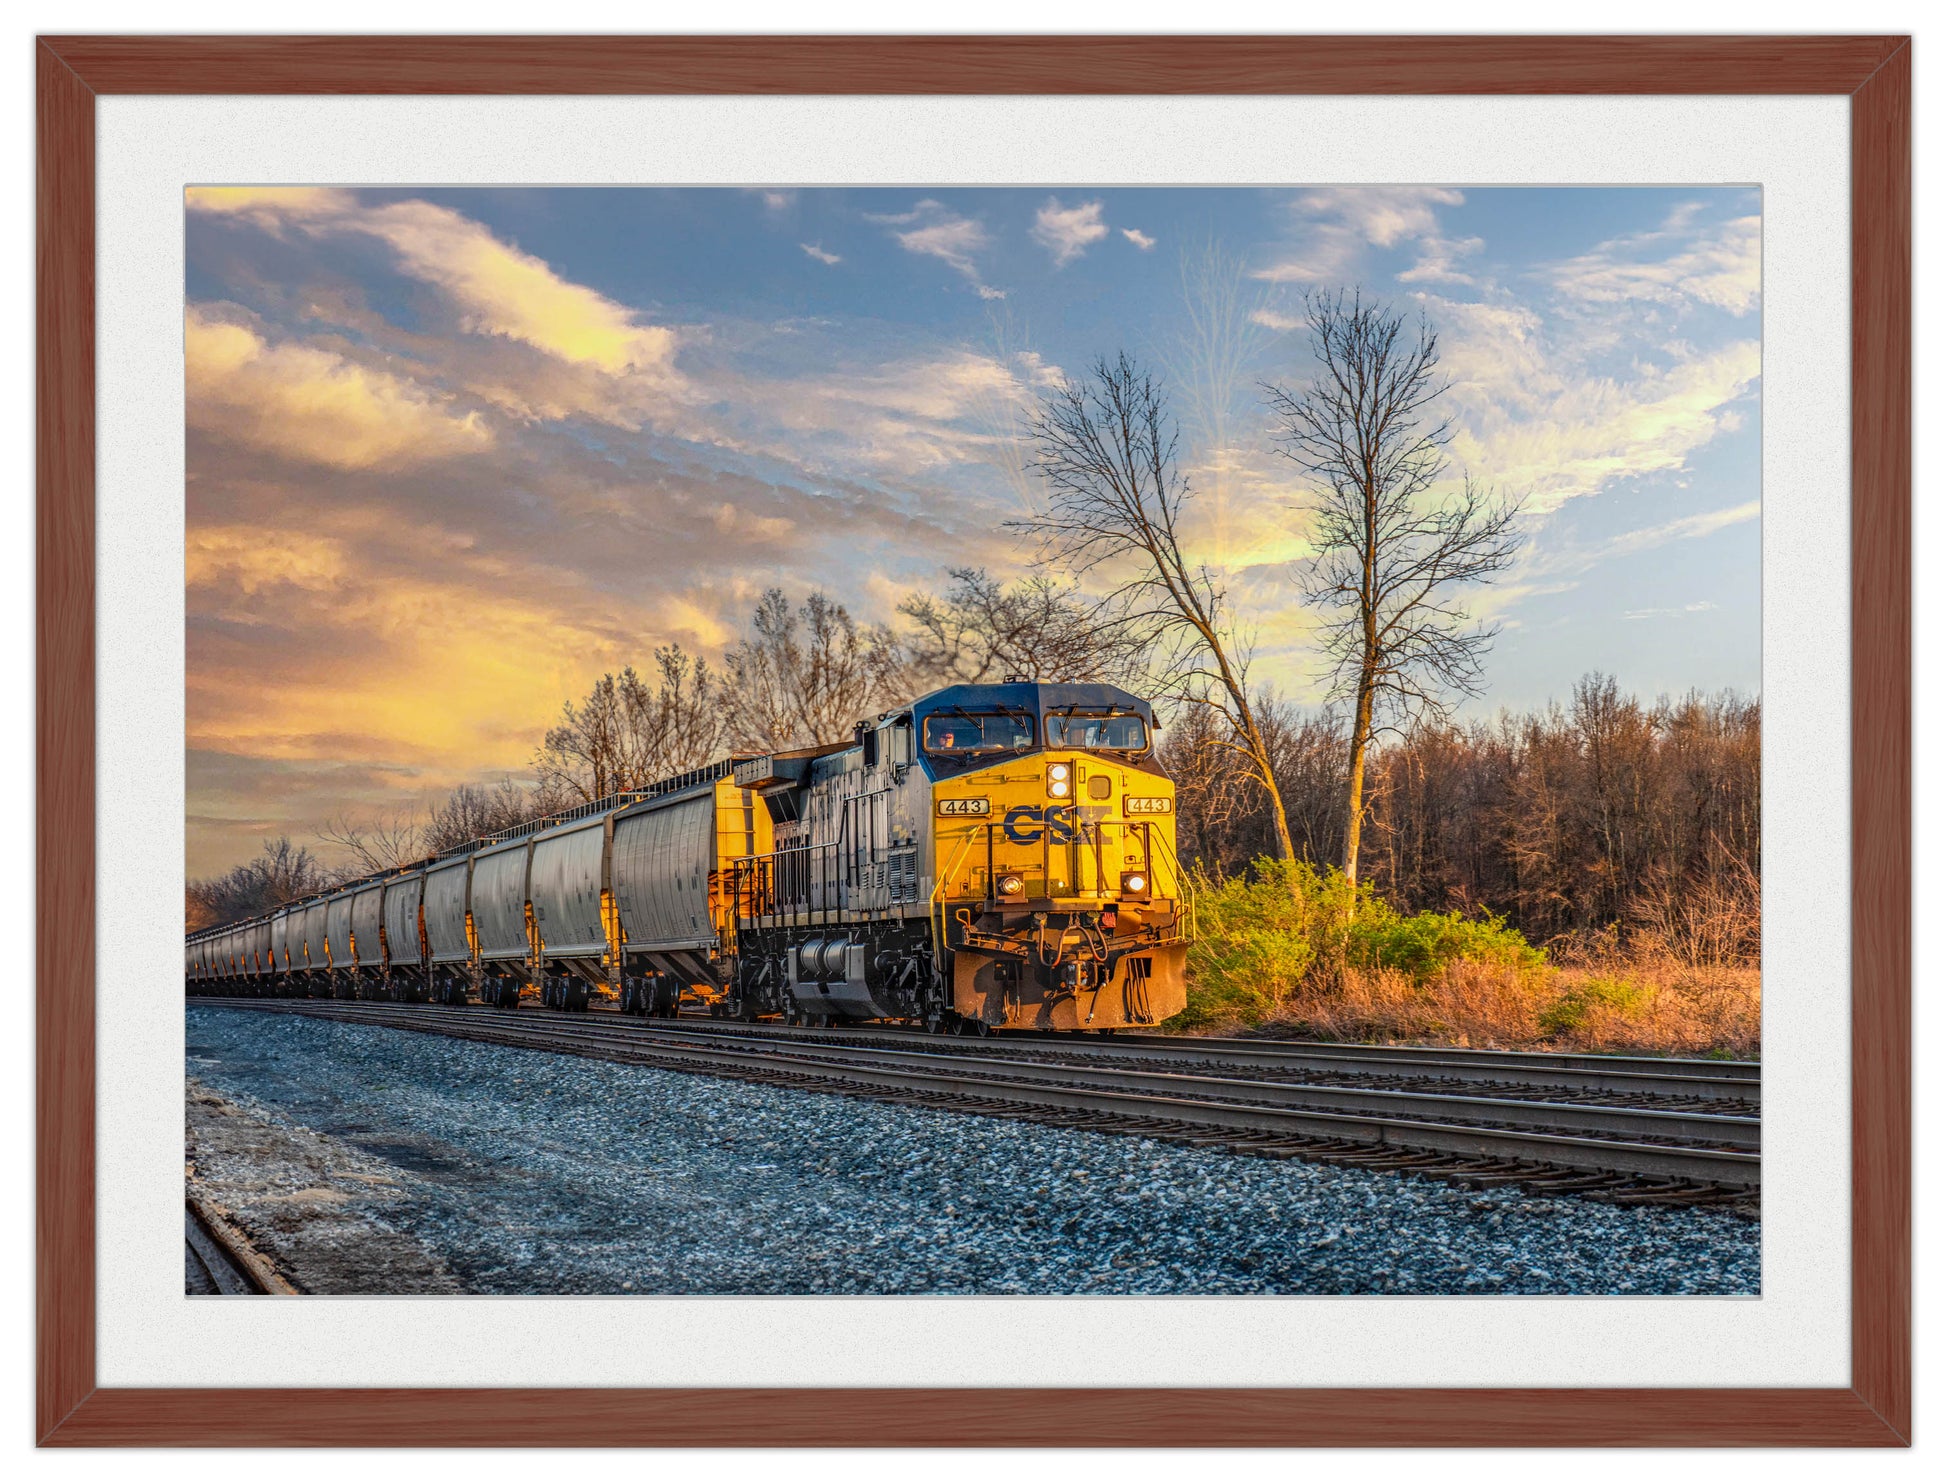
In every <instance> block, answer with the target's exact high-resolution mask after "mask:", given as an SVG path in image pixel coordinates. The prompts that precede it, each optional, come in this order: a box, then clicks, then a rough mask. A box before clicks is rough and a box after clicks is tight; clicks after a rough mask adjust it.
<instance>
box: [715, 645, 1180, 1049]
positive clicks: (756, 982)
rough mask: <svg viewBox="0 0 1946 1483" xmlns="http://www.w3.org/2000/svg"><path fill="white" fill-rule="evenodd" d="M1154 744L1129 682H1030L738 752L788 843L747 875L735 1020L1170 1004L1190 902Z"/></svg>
mask: <svg viewBox="0 0 1946 1483" xmlns="http://www.w3.org/2000/svg"><path fill="white" fill-rule="evenodd" d="M1154 741H1155V718H1154V713H1153V711H1152V710H1151V708H1150V707H1149V705H1148V704H1147V703H1146V702H1145V701H1142V700H1140V699H1138V698H1137V697H1136V696H1134V695H1131V694H1130V693H1129V692H1127V691H1125V690H1122V689H1119V688H1117V687H1115V686H1111V685H1063V684H1040V683H1034V682H1025V681H1013V682H1009V683H1006V684H999V685H956V686H952V687H950V688H948V689H944V690H938V691H935V692H933V693H932V694H930V695H927V696H924V697H922V698H921V699H919V700H916V701H914V702H913V703H912V704H911V705H910V706H908V707H903V708H901V709H899V710H895V711H889V712H887V713H886V714H884V715H882V716H880V717H878V718H877V719H876V720H875V721H874V722H872V723H871V724H869V725H865V726H861V727H860V728H859V732H858V735H857V737H856V738H855V739H854V740H853V741H852V742H851V743H850V744H848V745H845V746H841V747H828V748H813V749H807V750H806V751H802V752H795V753H780V754H777V755H775V756H768V757H756V758H750V759H747V760H744V761H740V762H738V763H737V765H736V781H737V782H738V783H739V784H741V785H743V786H746V787H749V788H751V789H752V790H753V791H754V792H756V793H757V795H758V796H759V797H761V798H762V799H763V801H764V803H765V805H766V808H767V810H768V812H769V813H770V816H771V825H772V833H773V842H774V849H773V851H772V852H771V853H769V854H767V855H764V856H759V857H753V858H751V859H748V860H743V861H739V862H737V865H736V868H735V870H734V873H733V878H734V888H733V891H732V896H733V898H734V899H733V902H732V913H731V915H732V917H733V930H734V932H735V948H736V954H737V958H738V965H739V966H738V974H737V989H736V993H735V995H734V998H733V1012H736V1013H740V1014H746V1015H747V1014H750V1013H752V1012H757V1013H762V1012H767V1011H774V1012H780V1013H783V1014H785V1015H786V1016H789V1017H792V1018H802V1019H807V1020H809V1021H812V1022H814V1023H815V1022H829V1021H832V1020H838V1019H907V1020H918V1021H922V1022H923V1023H925V1024H926V1025H927V1026H928V1027H929V1028H932V1029H935V1030H938V1029H949V1028H954V1027H964V1028H968V1029H971V1030H973V1031H975V1032H976V1033H977V1032H984V1031H985V1030H988V1029H991V1028H995V1027H1000V1026H1006V1027H1010V1028H1018V1029H1028V1028H1034V1029H1058V1030H1114V1029H1120V1028H1123V1027H1127V1026H1141V1025H1154V1024H1158V1023H1160V1022H1161V1021H1162V1020H1165V1019H1167V1018H1169V1016H1171V1015H1173V1014H1175V1013H1176V1012H1178V1011H1179V1010H1181V1009H1182V1007H1183V1004H1184V1002H1185V1000H1184V986H1183V963H1184V958H1185V955H1186V952H1187V941H1188V925H1189V921H1188V901H1187V891H1186V889H1185V887H1184V884H1183V880H1182V874H1181V871H1180V869H1179V868H1178V866H1177V861H1176V827H1175V826H1176V820H1175V788H1174V785H1173V784H1171V783H1170V781H1169V779H1168V778H1167V777H1166V776H1165V775H1164V774H1163V772H1162V770H1161V768H1160V767H1159V766H1157V764H1156V762H1155V759H1154Z"/></svg>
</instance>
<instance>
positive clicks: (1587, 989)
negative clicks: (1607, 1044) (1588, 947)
mask: <svg viewBox="0 0 1946 1483" xmlns="http://www.w3.org/2000/svg"><path fill="white" fill-rule="evenodd" d="M1598 1004H1600V1005H1606V1006H1607V1007H1608V1008H1610V1009H1614V1010H1617V1011H1619V1012H1620V1013H1621V1014H1623V1015H1624V1016H1626V1017H1628V1018H1630V1019H1633V1018H1635V1017H1636V1016H1637V1015H1639V1014H1641V1013H1642V1011H1643V1010H1645V1009H1647V1008H1648V1007H1649V990H1648V988H1647V987H1646V986H1644V985H1642V984H1634V983H1628V982H1626V981H1625V980H1623V979H1619V978H1590V979H1583V980H1582V981H1581V982H1579V983H1577V984H1575V985H1574V986H1573V987H1572V988H1570V989H1569V990H1568V991H1567V992H1566V993H1564V994H1562V995H1561V997H1560V998H1559V999H1557V1000H1555V1001H1554V1002H1553V1003H1552V1004H1550V1005H1549V1006H1548V1007H1547V1008H1546V1009H1544V1010H1542V1011H1541V1029H1542V1030H1544V1031H1546V1032H1547V1033H1548V1034H1549V1035H1564V1034H1566V1033H1568V1032H1569V1031H1570V1030H1578V1029H1580V1028H1581V1022H1582V1021H1583V1020H1585V1019H1587V1018H1588V1011H1589V1010H1591V1009H1593V1008H1594V1007H1595V1006H1596V1005H1598Z"/></svg>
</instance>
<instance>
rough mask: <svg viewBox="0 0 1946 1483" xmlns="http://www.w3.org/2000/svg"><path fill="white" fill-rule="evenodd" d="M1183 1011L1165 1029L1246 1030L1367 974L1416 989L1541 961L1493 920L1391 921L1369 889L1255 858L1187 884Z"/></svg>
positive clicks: (1456, 916) (1309, 868)
mask: <svg viewBox="0 0 1946 1483" xmlns="http://www.w3.org/2000/svg"><path fill="white" fill-rule="evenodd" d="M1194 884H1195V890H1196V935H1195V938H1194V940H1193V941H1192V942H1191V944H1190V949H1189V1008H1188V1009H1187V1010H1186V1011H1185V1012H1184V1013H1183V1014H1182V1015H1179V1016H1177V1018H1176V1019H1175V1020H1173V1021H1171V1027H1172V1028H1177V1029H1191V1028H1198V1027H1200V1026H1203V1025H1206V1024H1211V1023H1215V1022H1218V1021H1221V1020H1225V1019H1228V1020H1240V1021H1243V1022H1245V1023H1254V1022H1256V1021H1259V1020H1261V1019H1263V1018H1264V1017H1265V1016H1266V1015H1269V1014H1272V1013H1274V1012H1276V1011H1277V1010H1278V1009H1279V1008H1280V1007H1282V1006H1284V1005H1286V1004H1288V1003H1289V1002H1290V1001H1291V1000H1292V999H1293V998H1294V997H1295V996H1296V995H1297V994H1298V992H1299V991H1300V989H1302V988H1303V987H1304V986H1306V985H1307V984H1329V983H1342V981H1343V979H1344V976H1345V973H1346V971H1347V970H1357V969H1364V970H1377V971H1380V972H1382V973H1385V974H1395V975H1398V976H1400V977H1401V978H1402V979H1403V980H1404V981H1405V982H1406V983H1407V984H1409V985H1412V986H1417V987H1423V986H1425V985H1426V984H1428V983H1430V982H1431V981H1432V980H1433V979H1434V978H1436V977H1437V976H1438V975H1439V974H1441V973H1442V972H1444V971H1445V969H1446V968H1447V967H1448V966H1449V965H1451V964H1453V963H1457V962H1463V961H1464V962H1477V963H1486V964H1493V965H1497V966H1500V967H1503V968H1507V969H1512V970H1516V971H1521V972H1524V971H1528V970H1533V969H1538V968H1540V967H1542V966H1543V965H1544V964H1545V961H1546V958H1545V955H1544V954H1543V953H1542V952H1541V951H1540V950H1539V949H1537V948H1534V947H1532V946H1530V945H1529V944H1528V942H1527V940H1526V939H1525V938H1524V937H1522V936H1521V935H1520V934H1519V933H1518V932H1516V931H1514V930H1513V929H1512V928H1510V927H1508V926H1507V924H1506V923H1505V922H1504V921H1503V920H1501V919H1500V918H1499V917H1495V916H1484V917H1478V918H1474V917H1466V916H1463V915H1461V914H1460V913H1459V912H1447V913H1445V914H1443V915H1442V914H1440V913H1437V912H1420V913H1418V914H1417V915H1414V916H1409V917H1408V916H1401V915H1400V914H1399V913H1398V912H1397V911H1396V910H1394V909H1393V907H1392V906H1391V905H1390V904H1389V903H1387V902H1386V901H1384V900H1383V899H1382V898H1381V897H1379V896H1378V894H1377V893H1376V892H1374V891H1373V890H1372V888H1371V887H1370V886H1365V885H1359V886H1354V885H1352V884H1351V883H1350V882H1348V881H1347V880H1346V879H1345V878H1344V876H1343V874H1342V873H1341V872H1339V871H1337V870H1332V869H1327V870H1322V871H1321V870H1319V869H1318V868H1317V867H1316V866H1314V865H1311V864H1309V863H1308V862H1304V861H1290V860H1269V859H1260V860H1258V861H1257V862H1256V863H1255V865H1254V866H1253V867H1252V868H1251V870H1250V872H1249V874H1247V875H1242V876H1234V877H1232V878H1230V879H1229V880H1223V881H1217V880H1212V879H1211V878H1209V877H1208V876H1207V875H1202V874H1198V875H1197V876H1196V877H1195V881H1194Z"/></svg>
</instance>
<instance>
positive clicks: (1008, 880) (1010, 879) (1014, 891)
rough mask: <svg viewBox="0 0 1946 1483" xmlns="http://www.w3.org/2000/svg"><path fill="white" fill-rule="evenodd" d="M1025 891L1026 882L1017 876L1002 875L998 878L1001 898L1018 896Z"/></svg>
mask: <svg viewBox="0 0 1946 1483" xmlns="http://www.w3.org/2000/svg"><path fill="white" fill-rule="evenodd" d="M1026 890H1027V882H1026V881H1024V880H1022V879H1021V878H1020V877H1019V876H1017V875H1003V876H1001V877H1000V894H1001V895H1002V896H1019V895H1022V894H1024V893H1025V892H1026Z"/></svg>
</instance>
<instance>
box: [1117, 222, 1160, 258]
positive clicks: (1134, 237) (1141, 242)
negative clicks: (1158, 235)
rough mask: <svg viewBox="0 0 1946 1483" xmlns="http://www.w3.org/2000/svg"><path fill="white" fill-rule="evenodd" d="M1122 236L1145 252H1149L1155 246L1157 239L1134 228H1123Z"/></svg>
mask: <svg viewBox="0 0 1946 1483" xmlns="http://www.w3.org/2000/svg"><path fill="white" fill-rule="evenodd" d="M1122 235H1123V236H1124V237H1126V238H1128V240H1129V241H1131V242H1133V243H1134V244H1135V245H1136V246H1137V247H1139V248H1141V249H1142V251H1144V252H1147V251H1148V250H1149V249H1150V248H1151V247H1153V246H1155V238H1153V237H1151V236H1150V235H1149V234H1148V233H1147V232H1143V231H1138V230H1137V229H1136V228H1134V227H1123V228H1122Z"/></svg>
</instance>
